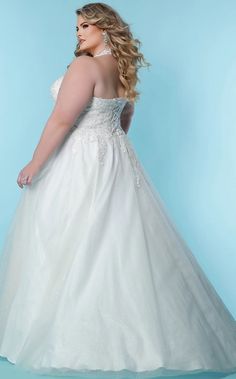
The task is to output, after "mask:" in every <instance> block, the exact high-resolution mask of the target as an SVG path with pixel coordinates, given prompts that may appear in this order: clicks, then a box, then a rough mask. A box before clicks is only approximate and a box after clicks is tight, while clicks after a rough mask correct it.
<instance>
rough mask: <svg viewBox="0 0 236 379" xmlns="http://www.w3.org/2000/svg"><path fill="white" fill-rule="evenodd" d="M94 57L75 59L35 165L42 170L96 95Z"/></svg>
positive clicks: (36, 153)
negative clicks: (92, 60)
mask: <svg viewBox="0 0 236 379" xmlns="http://www.w3.org/2000/svg"><path fill="white" fill-rule="evenodd" d="M91 66H92V64H91V58H90V57H85V56H83V57H79V58H77V59H75V60H74V61H73V62H72V63H71V65H70V67H69V68H68V71H67V72H66V74H65V76H64V78H63V80H62V83H61V87H60V89H59V93H58V96H57V100H56V103H55V106H54V109H53V111H52V113H51V115H50V117H49V119H48V121H47V123H46V125H45V128H44V130H43V133H42V135H41V137H40V140H39V143H38V145H37V147H36V149H35V151H34V154H33V157H32V161H33V162H34V164H35V165H36V166H38V167H39V168H41V166H42V165H43V164H44V163H45V162H46V161H47V160H48V158H49V156H50V155H51V154H52V153H53V151H54V150H55V149H56V148H57V147H58V146H59V145H60V144H61V143H62V141H63V140H64V138H65V136H66V134H67V133H68V132H69V130H70V128H71V127H72V126H73V125H74V123H75V121H76V119H77V118H78V117H79V115H80V113H81V112H82V111H83V109H84V108H85V107H86V105H87V103H88V101H89V100H90V98H91V97H92V95H93V88H94V84H95V82H94V75H93V74H92V71H93V70H92V68H91Z"/></svg>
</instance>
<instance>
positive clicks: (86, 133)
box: [51, 77, 141, 188]
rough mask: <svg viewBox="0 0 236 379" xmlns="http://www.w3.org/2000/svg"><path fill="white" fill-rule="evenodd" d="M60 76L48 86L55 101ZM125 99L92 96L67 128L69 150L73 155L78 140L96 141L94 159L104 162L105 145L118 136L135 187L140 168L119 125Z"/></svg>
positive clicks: (138, 181)
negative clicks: (68, 128)
mask: <svg viewBox="0 0 236 379" xmlns="http://www.w3.org/2000/svg"><path fill="white" fill-rule="evenodd" d="M62 79H63V77H60V78H59V79H57V80H56V81H55V82H54V83H53V85H52V86H51V94H52V96H53V98H54V100H56V96H57V93H58V91H59V87H60V84H61V82H62ZM125 101H126V100H125V99H123V98H114V99H104V98H99V97H93V98H92V99H91V101H90V103H89V104H88V105H87V107H86V108H85V110H84V111H83V112H82V113H81V114H80V116H79V117H78V119H77V120H76V122H75V125H73V127H72V128H71V133H72V135H71V137H70V138H71V140H72V145H71V146H72V147H71V149H72V153H73V154H76V153H77V151H78V149H79V142H81V141H83V142H86V143H89V142H94V141H96V142H97V143H98V153H97V154H98V161H99V163H100V164H101V165H104V162H105V156H106V153H107V146H108V144H109V143H113V141H114V140H115V139H116V138H118V139H119V146H120V148H121V150H122V152H124V153H126V154H128V157H129V160H130V162H131V164H132V168H133V173H134V176H135V183H136V186H137V187H138V188H139V187H140V181H141V177H140V176H141V175H140V174H141V168H140V165H139V162H138V159H137V157H136V154H135V152H134V149H133V147H132V145H131V143H130V141H129V139H128V137H127V135H126V133H125V132H124V130H123V129H122V128H121V126H120V115H121V112H122V109H123V107H124V105H125Z"/></svg>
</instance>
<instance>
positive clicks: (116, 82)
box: [93, 55, 125, 98]
mask: <svg viewBox="0 0 236 379" xmlns="http://www.w3.org/2000/svg"><path fill="white" fill-rule="evenodd" d="M93 60H94V61H95V62H94V63H95V64H94V70H95V72H94V74H95V81H96V84H95V86H94V96H96V97H102V98H115V97H125V89H124V86H123V85H122V83H121V81H120V79H119V71H118V68H117V60H116V59H115V58H114V57H113V56H111V55H109V56H102V57H95V58H93Z"/></svg>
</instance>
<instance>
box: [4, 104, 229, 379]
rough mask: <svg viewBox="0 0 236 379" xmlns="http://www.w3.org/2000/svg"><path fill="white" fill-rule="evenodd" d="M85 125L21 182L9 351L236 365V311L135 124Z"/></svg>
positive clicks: (28, 366)
mask: <svg viewBox="0 0 236 379" xmlns="http://www.w3.org/2000/svg"><path fill="white" fill-rule="evenodd" d="M94 101H95V102H96V101H97V102H98V101H99V100H95V99H94ZM87 137H88V136H87ZM87 137H86V138H85V137H84V138H80V135H79V133H78V130H77V128H75V129H74V130H73V132H72V133H70V134H69V135H68V137H67V138H66V139H65V141H64V143H63V144H62V146H61V147H60V148H59V149H58V150H56V151H55V153H54V154H53V155H52V156H51V158H50V159H49V160H48V162H47V164H46V165H45V166H44V168H43V169H42V170H41V171H40V172H39V174H38V175H36V177H35V178H34V180H33V182H32V184H31V185H30V186H26V187H25V188H24V189H23V190H22V194H21V197H20V201H19V203H18V205H17V207H16V210H15V213H14V217H13V218H12V221H11V225H10V227H9V229H8V233H7V236H6V239H5V244H4V248H3V251H2V255H1V260H0V355H1V356H2V357H6V358H7V359H8V360H9V361H10V362H12V363H14V364H18V365H19V366H21V367H22V368H24V369H25V370H28V371H31V372H35V373H39V374H51V375H77V376H78V375H79V374H81V377H83V378H85V377H94V378H97V377H104V376H105V375H106V377H109V378H112V377H116V378H131V377H136V378H151V377H157V376H172V375H173V376H174V375H177V374H179V375H180V374H187V373H198V372H218V373H221V372H222V373H232V372H236V322H235V319H234V318H233V316H232V315H231V313H230V312H229V311H228V309H227V308H226V306H225V305H224V303H223V301H222V300H221V298H220V297H219V295H218V294H217V293H216V291H215V289H214V287H213V286H212V284H211V283H210V281H209V280H208V279H207V277H206V275H205V274H204V272H203V270H202V269H201V268H200V266H199V264H198V262H197V260H196V258H195V257H194V255H193V254H192V253H191V251H190V250H189V248H188V246H187V245H186V243H185V242H184V240H183V238H181V236H180V234H179V233H178V231H177V228H176V227H175V225H174V223H173V222H172V221H171V220H170V218H169V216H168V214H167V211H166V209H165V207H164V204H163V202H162V200H161V198H160V196H159V194H158V193H157V191H156V190H155V188H154V186H153V184H152V183H151V180H150V178H148V176H147V174H146V173H145V172H144V169H143V167H142V165H141V164H140V163H139V162H138V158H137V156H136V154H135V152H134V150H133V149H132V146H131V143H130V141H129V139H128V136H127V135H126V134H125V133H122V131H119V132H115V133H114V135H113V136H112V139H111V138H108V140H107V143H106V146H105V145H104V144H102V145H101V138H100V139H99V138H98V139H91V138H90V137H88V138H87ZM101 146H102V151H103V152H105V154H103V157H105V158H104V159H103V160H102V164H101V160H100V159H99V158H98V157H99V151H100V150H99V149H100V148H101ZM104 147H105V149H104Z"/></svg>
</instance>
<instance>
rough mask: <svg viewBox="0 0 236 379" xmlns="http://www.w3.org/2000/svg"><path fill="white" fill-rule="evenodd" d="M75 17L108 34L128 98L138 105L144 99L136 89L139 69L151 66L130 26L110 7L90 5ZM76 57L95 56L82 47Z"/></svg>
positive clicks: (76, 52) (96, 4)
mask: <svg viewBox="0 0 236 379" xmlns="http://www.w3.org/2000/svg"><path fill="white" fill-rule="evenodd" d="M75 13H76V14H77V15H78V16H79V15H81V16H82V17H83V18H84V19H85V20H86V21H87V22H88V24H92V25H96V26H97V27H98V28H100V29H103V30H105V31H106V32H107V35H108V45H109V47H110V48H111V52H112V55H113V56H114V57H115V58H116V60H117V62H118V70H119V78H120V81H121V82H122V84H123V86H124V88H125V97H126V98H127V99H128V100H130V101H134V102H135V101H137V99H138V98H139V97H140V92H138V91H137V90H136V89H135V86H136V84H137V82H139V81H140V80H139V77H138V69H139V68H140V67H145V66H151V64H150V63H148V62H147V61H146V60H145V58H144V56H143V54H142V53H141V52H140V51H139V47H140V45H141V42H140V40H139V39H137V38H134V37H133V35H132V33H131V31H130V27H129V25H128V24H127V23H126V22H125V21H124V20H123V19H122V18H121V17H120V15H119V14H118V13H117V12H116V11H115V10H114V9H113V8H112V7H111V6H109V5H107V4H104V3H88V4H85V5H84V6H83V7H82V8H78V9H76V11H75ZM74 55H75V56H76V57H78V56H80V55H89V56H92V55H91V54H90V53H85V52H83V51H80V46H79V43H77V45H76V50H75V51H74ZM68 67H69V65H68V66H67V68H68Z"/></svg>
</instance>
